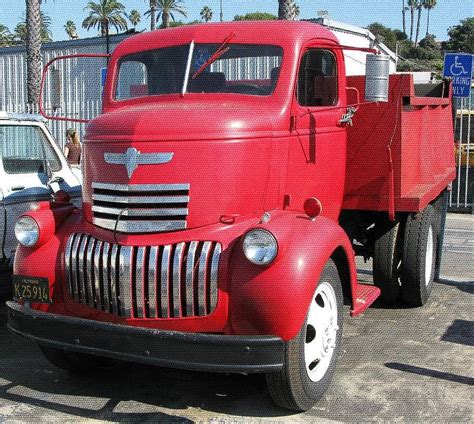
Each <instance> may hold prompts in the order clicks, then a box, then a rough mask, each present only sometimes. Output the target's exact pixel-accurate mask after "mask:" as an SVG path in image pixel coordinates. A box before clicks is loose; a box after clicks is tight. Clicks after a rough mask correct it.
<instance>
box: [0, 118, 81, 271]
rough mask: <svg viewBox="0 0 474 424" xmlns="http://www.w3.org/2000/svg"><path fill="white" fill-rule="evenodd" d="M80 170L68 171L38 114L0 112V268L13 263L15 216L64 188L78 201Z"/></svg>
mask: <svg viewBox="0 0 474 424" xmlns="http://www.w3.org/2000/svg"><path fill="white" fill-rule="evenodd" d="M80 179H81V178H80V171H79V170H76V169H75V170H72V169H71V168H70V167H69V165H68V163H67V161H66V159H65V157H64V155H63V153H62V152H61V149H60V148H59V147H58V146H57V144H56V143H55V141H54V139H53V137H52V136H51V134H50V132H49V130H48V128H47V127H46V125H45V119H44V118H43V117H41V116H39V115H29V114H28V115H27V114H11V113H6V112H1V111H0V270H1V269H5V268H9V267H10V266H11V264H12V263H13V256H14V253H15V249H16V244H17V241H16V238H15V234H14V227H15V223H16V221H17V219H18V217H19V216H20V215H21V214H23V213H24V212H25V211H27V210H29V209H30V208H31V207H32V205H33V204H34V203H36V202H39V201H44V200H50V199H51V196H52V193H54V192H55V191H58V190H65V191H67V192H68V193H69V195H70V196H71V199H72V201H73V203H74V204H75V205H76V206H79V205H80V203H81V181H80Z"/></svg>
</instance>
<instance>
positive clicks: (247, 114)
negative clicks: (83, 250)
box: [83, 103, 288, 233]
mask: <svg viewBox="0 0 474 424" xmlns="http://www.w3.org/2000/svg"><path fill="white" fill-rule="evenodd" d="M216 111H217V112H216ZM255 116H258V118H255ZM274 134H275V121H274V120H272V119H270V118H269V115H265V114H262V113H258V114H256V113H255V111H254V112H253V116H252V113H251V110H249V108H245V107H243V106H242V105H241V104H240V105H236V104H235V103H234V104H233V105H227V104H225V103H221V104H220V107H219V108H216V107H215V105H213V106H212V107H211V105H210V104H206V105H204V104H201V105H199V107H193V108H191V107H187V106H186V105H185V104H179V105H176V104H169V103H167V104H166V106H164V105H154V106H153V107H151V106H146V107H136V108H133V109H126V110H125V109H122V110H117V111H114V112H112V113H107V114H105V115H103V116H101V117H99V118H97V119H95V120H94V121H93V122H92V123H91V124H90V125H89V127H88V131H87V138H86V141H85V143H84V161H85V167H84V198H83V209H84V216H85V218H86V219H87V220H88V221H90V222H92V223H94V224H95V225H98V226H101V227H104V228H108V229H110V230H114V229H115V228H116V229H117V230H118V231H120V232H124V233H142V232H143V233H145V232H150V233H152V232H161V231H173V230H183V229H189V228H197V227H200V226H204V225H209V224H213V223H217V222H231V221H232V220H233V219H235V218H237V217H239V216H246V215H249V214H261V213H262V212H263V211H264V210H269V209H274V208H276V207H277V204H278V198H279V197H280V193H279V190H280V178H281V170H282V169H284V165H285V163H284V158H286V157H287V155H286V154H284V151H285V150H286V149H287V142H288V141H287V140H288V139H287V138H285V137H283V138H277V139H275V137H274ZM184 141H186V142H184ZM127 151H128V153H127ZM127 155H128V156H130V159H129V161H131V162H133V163H132V165H130V164H129V167H128V169H127V166H126V164H125V162H126V160H127ZM150 155H151V156H150ZM277 158H280V159H277Z"/></svg>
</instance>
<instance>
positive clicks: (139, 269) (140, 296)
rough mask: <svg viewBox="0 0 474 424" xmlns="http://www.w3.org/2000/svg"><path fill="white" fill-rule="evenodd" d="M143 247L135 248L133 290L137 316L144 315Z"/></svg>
mask: <svg viewBox="0 0 474 424" xmlns="http://www.w3.org/2000/svg"><path fill="white" fill-rule="evenodd" d="M144 265H145V248H144V247H139V248H138V249H137V265H136V276H135V282H136V283H135V291H136V293H137V314H136V316H137V318H144V317H145V294H144V284H145V282H144V278H143V277H144V275H143V271H144V270H145V266H144Z"/></svg>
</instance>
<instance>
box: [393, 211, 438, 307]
mask: <svg viewBox="0 0 474 424" xmlns="http://www.w3.org/2000/svg"><path fill="white" fill-rule="evenodd" d="M437 220H438V214H437V213H436V210H435V209H434V208H433V206H431V205H428V206H427V207H426V208H425V209H424V210H423V211H422V212H421V213H419V214H414V215H409V216H408V218H407V223H406V226H405V236H404V241H403V256H402V273H401V279H402V297H403V300H404V301H405V302H406V303H407V304H408V305H410V306H423V305H424V304H425V303H426V301H427V300H428V297H429V296H430V293H431V290H432V289H433V279H434V271H435V262H436V260H435V258H436V242H437V238H438V237H437V228H438V223H437Z"/></svg>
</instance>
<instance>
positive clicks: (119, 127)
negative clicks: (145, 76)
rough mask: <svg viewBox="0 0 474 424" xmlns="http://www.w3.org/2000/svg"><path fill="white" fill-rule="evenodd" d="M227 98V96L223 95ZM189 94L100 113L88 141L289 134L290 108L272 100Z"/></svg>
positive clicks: (175, 139) (249, 136) (88, 131)
mask: <svg viewBox="0 0 474 424" xmlns="http://www.w3.org/2000/svg"><path fill="white" fill-rule="evenodd" d="M219 97H220V98H225V97H226V96H225V95H220V96H219ZM196 100H197V96H196V95H193V94H187V95H186V97H185V98H180V97H179V96H176V98H173V99H172V100H167V101H162V102H156V103H152V104H150V103H144V104H141V105H140V104H139V105H134V106H128V107H122V108H120V109H116V110H113V111H111V112H108V113H105V114H103V115H100V116H99V117H97V118H95V119H94V120H92V121H91V122H90V123H89V125H88V128H87V134H86V138H87V139H88V140H100V141H116V140H121V141H123V140H130V141H152V142H156V141H180V140H211V139H220V140H222V139H230V138H255V137H259V138H261V137H272V136H273V135H275V131H278V130H283V131H284V130H288V127H289V121H288V119H289V118H288V115H287V114H286V113H285V110H283V111H282V110H275V106H274V105H273V104H272V102H271V101H270V99H269V98H265V99H259V101H258V102H256V101H255V100H253V99H249V100H242V101H240V102H236V101H232V102H225V100H224V101H223V100H222V99H219V100H216V101H212V100H207V101H202V100H199V101H196Z"/></svg>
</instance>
